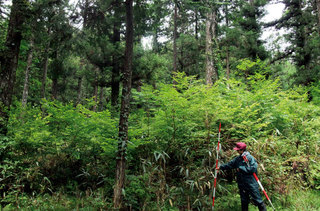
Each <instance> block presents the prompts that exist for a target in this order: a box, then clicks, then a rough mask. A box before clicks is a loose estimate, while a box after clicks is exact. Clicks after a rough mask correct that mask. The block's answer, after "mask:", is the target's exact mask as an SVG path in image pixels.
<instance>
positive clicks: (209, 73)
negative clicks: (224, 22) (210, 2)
mask: <svg viewBox="0 0 320 211" xmlns="http://www.w3.org/2000/svg"><path fill="white" fill-rule="evenodd" d="M215 21H216V13H215V11H214V10H213V9H211V11H209V12H208V13H207V20H206V84H207V85H212V84H213V76H214V75H216V76H215V79H218V75H217V73H216V70H215V67H214V58H213V56H214V55H213V43H212V41H213V40H214V39H215Z"/></svg>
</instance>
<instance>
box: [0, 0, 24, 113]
mask: <svg viewBox="0 0 320 211" xmlns="http://www.w3.org/2000/svg"><path fill="white" fill-rule="evenodd" d="M26 9H27V1H26V0H13V1H12V7H11V13H10V21H9V25H8V33H7V38H6V42H5V49H4V50H2V51H1V52H0V100H1V102H2V103H3V104H4V106H6V107H8V108H10V105H11V102H12V95H13V89H14V83H15V80H16V69H17V66H18V58H19V53H20V43H21V40H22V27H23V24H24V22H25V19H26Z"/></svg>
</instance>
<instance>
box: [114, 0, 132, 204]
mask: <svg viewBox="0 0 320 211" xmlns="http://www.w3.org/2000/svg"><path fill="white" fill-rule="evenodd" d="M132 57H133V0H126V50H125V63H124V70H123V80H122V84H123V89H122V99H121V109H120V121H119V140H118V153H117V161H116V162H117V167H116V178H115V186H114V196H113V197H114V198H113V203H114V208H116V209H119V208H120V207H121V206H122V189H123V188H124V183H125V169H126V157H125V155H126V150H127V142H128V118H129V109H130V98H131V79H132Z"/></svg>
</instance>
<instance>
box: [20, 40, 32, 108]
mask: <svg viewBox="0 0 320 211" xmlns="http://www.w3.org/2000/svg"><path fill="white" fill-rule="evenodd" d="M33 48H34V37H31V40H30V49H29V52H28V59H27V67H26V72H25V77H24V86H23V93H22V106H23V107H25V106H26V105H27V101H28V93H29V72H30V67H31V65H32V56H33Z"/></svg>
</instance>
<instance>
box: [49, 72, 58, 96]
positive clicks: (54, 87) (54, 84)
mask: <svg viewBox="0 0 320 211" xmlns="http://www.w3.org/2000/svg"><path fill="white" fill-rule="evenodd" d="M51 91H52V94H51V98H52V100H56V99H57V98H58V78H57V77H53V78H52V86H51Z"/></svg>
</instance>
